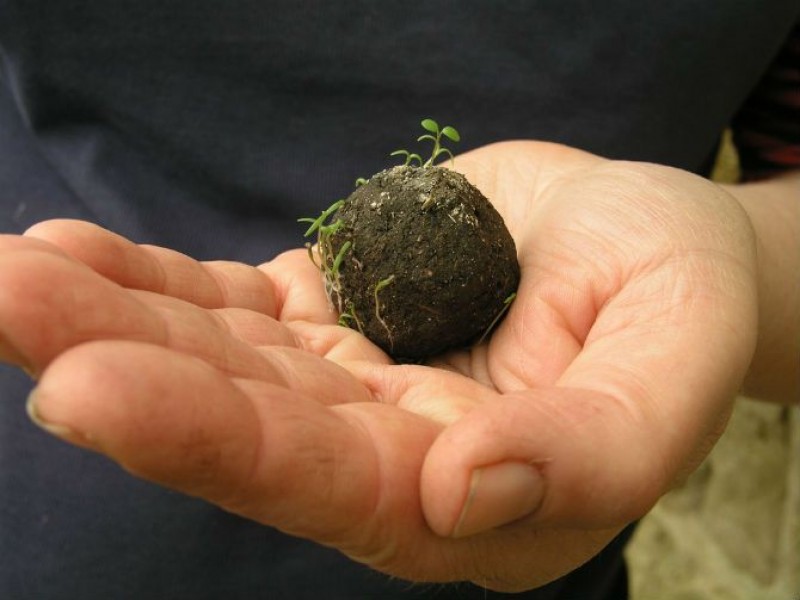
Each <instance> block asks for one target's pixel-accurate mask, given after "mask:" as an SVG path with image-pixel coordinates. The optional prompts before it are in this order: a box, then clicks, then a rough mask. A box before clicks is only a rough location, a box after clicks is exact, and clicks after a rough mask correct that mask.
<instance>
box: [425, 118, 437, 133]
mask: <svg viewBox="0 0 800 600" xmlns="http://www.w3.org/2000/svg"><path fill="white" fill-rule="evenodd" d="M421 124H422V127H423V129H427V130H428V131H430V132H431V133H439V124H438V123H437V122H436V121H434V120H433V119H423V120H422V123H421Z"/></svg>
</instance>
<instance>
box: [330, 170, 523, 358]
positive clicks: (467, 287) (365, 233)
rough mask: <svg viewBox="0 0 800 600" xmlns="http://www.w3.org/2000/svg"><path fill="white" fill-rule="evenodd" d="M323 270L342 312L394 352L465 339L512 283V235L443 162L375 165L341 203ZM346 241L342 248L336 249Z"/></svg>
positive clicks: (478, 332) (504, 302)
mask: <svg viewBox="0 0 800 600" xmlns="http://www.w3.org/2000/svg"><path fill="white" fill-rule="evenodd" d="M333 219H334V221H341V223H340V224H339V226H337V227H335V228H334V231H333V232H332V233H331V235H330V237H329V240H328V241H329V247H328V250H329V252H330V256H332V257H337V256H338V257H340V261H339V264H338V265H337V268H336V269H335V272H333V273H330V272H329V273H327V274H326V280H327V289H328V293H329V297H330V298H331V301H332V303H333V305H334V307H335V308H337V309H338V310H339V313H340V314H341V315H343V316H342V319H341V320H340V322H342V323H343V324H346V325H348V326H350V327H352V328H354V329H359V330H360V331H361V332H362V333H364V334H365V335H366V336H367V337H368V338H370V339H371V340H372V341H373V342H375V343H376V344H377V345H378V346H380V347H381V348H382V349H383V350H385V351H386V352H387V353H388V354H390V355H391V356H392V357H394V358H395V359H397V360H402V361H420V360H423V359H425V358H426V357H430V356H433V355H436V354H439V353H442V352H444V351H446V350H448V349H452V348H457V347H463V346H467V345H469V344H471V343H474V342H475V341H476V340H478V339H480V338H481V337H482V336H483V335H484V334H485V333H487V332H488V331H489V330H490V329H491V328H493V327H495V326H496V324H497V322H498V321H499V318H501V317H502V316H503V314H504V312H505V310H506V309H507V308H508V304H509V303H510V301H511V299H513V295H514V293H515V292H516V289H517V286H518V285H519V278H520V271H519V264H518V262H517V254H516V248H515V246H514V241H513V239H512V238H511V235H510V234H509V232H508V229H507V228H506V226H505V224H504V223H503V219H502V217H501V216H500V214H499V213H498V212H497V211H496V210H495V208H494V207H493V206H492V205H491V203H490V202H489V201H488V200H487V199H486V198H485V197H484V196H483V194H482V193H481V192H480V191H479V190H478V189H477V188H475V187H474V186H473V185H472V184H470V183H469V182H468V181H467V179H466V178H465V177H464V176H462V175H461V174H459V173H456V172H454V171H451V170H449V169H446V168H443V167H415V166H398V167H394V168H392V169H388V170H385V171H381V172H380V173H377V174H376V175H374V176H373V177H372V178H371V179H370V180H369V181H368V182H366V183H364V184H363V185H361V186H359V187H357V188H356V190H355V191H354V192H353V193H352V194H351V195H350V197H349V198H347V199H346V200H345V201H344V202H343V203H342V205H341V206H340V207H339V209H338V211H337V212H336V214H335V215H333ZM343 247H344V249H343Z"/></svg>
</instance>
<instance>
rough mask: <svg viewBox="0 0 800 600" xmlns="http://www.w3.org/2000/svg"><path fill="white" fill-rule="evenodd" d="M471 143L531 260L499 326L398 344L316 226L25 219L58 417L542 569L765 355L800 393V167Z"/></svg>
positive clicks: (152, 461) (250, 483) (263, 511)
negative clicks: (365, 333)
mask: <svg viewBox="0 0 800 600" xmlns="http://www.w3.org/2000/svg"><path fill="white" fill-rule="evenodd" d="M456 166H457V168H458V170H461V171H462V172H464V173H465V174H466V175H467V177H468V178H469V179H470V181H472V182H473V183H474V184H475V185H477V186H478V187H479V188H480V189H481V190H482V191H483V192H484V193H485V194H486V195H487V197H489V198H491V199H492V200H493V202H494V203H495V204H496V206H497V208H498V210H499V211H500V212H501V214H502V215H503V216H504V218H505V220H506V222H507V224H508V225H509V228H510V230H511V233H512V235H513V236H514V238H515V240H516V243H517V248H518V252H519V258H520V263H521V268H522V282H521V285H520V289H519V295H518V297H517V299H516V300H515V302H514V303H513V304H512V306H511V308H510V310H509V313H508V315H507V318H506V319H505V320H504V321H503V323H502V324H501V326H500V327H499V328H498V329H497V330H496V331H495V332H494V334H493V336H492V337H491V339H490V340H489V341H488V342H487V343H484V344H482V345H480V346H478V347H476V348H473V349H470V350H464V351H459V352H454V353H451V354H449V355H447V356H442V357H438V358H437V359H436V360H434V361H431V363H430V364H429V365H424V366H423V365H403V366H400V365H394V364H392V363H391V361H390V360H389V359H388V358H387V357H386V356H385V355H384V354H383V353H382V352H381V351H380V350H379V349H377V348H376V347H375V346H373V345H372V344H371V343H369V342H368V341H367V340H366V339H365V338H363V337H362V336H360V335H359V334H358V333H357V332H355V331H353V330H349V329H345V328H341V327H337V326H336V325H335V323H336V315H334V314H332V313H331V312H330V311H329V309H328V306H327V302H326V299H325V297H324V292H323V289H322V286H321V284H320V278H319V273H318V272H317V271H316V269H315V268H314V267H313V265H311V263H310V262H309V260H308V257H307V253H306V251H305V250H298V251H293V252H289V253H286V254H283V255H281V256H279V257H277V258H275V259H274V260H272V261H270V262H268V263H265V264H264V265H262V266H260V267H259V268H251V267H247V266H244V265H239V264H233V263H224V262H213V263H198V262H195V261H193V260H192V259H190V258H188V257H185V256H182V255H179V254H176V253H174V252H172V251H169V250H166V249H162V248H154V247H147V246H137V245H134V244H133V243H131V242H128V241H126V240H124V239H122V238H120V237H118V236H116V235H114V234H112V233H110V232H107V231H104V230H102V229H100V228H98V227H95V226H93V225H90V224H87V223H80V222H69V221H51V222H45V223H42V224H39V225H37V226H35V227H33V228H32V229H31V230H30V231H28V232H27V234H26V235H25V236H22V237H18V236H4V237H2V238H0V357H2V359H3V360H5V361H6V362H10V363H12V364H16V365H19V366H21V367H23V368H25V369H26V370H27V371H28V372H29V373H31V374H32V375H33V376H34V377H35V378H36V379H37V387H36V390H35V392H34V394H33V395H32V397H31V400H30V402H29V412H30V414H31V416H32V418H33V419H34V420H35V421H36V422H37V423H38V424H39V425H41V426H42V427H43V428H45V429H46V430H47V431H49V432H51V433H53V434H54V435H57V436H59V437H61V438H63V439H65V440H67V441H69V442H71V443H73V444H77V445H79V446H82V447H85V448H88V449H90V450H93V451H95V452H100V453H103V454H105V455H107V456H108V457H110V458H111V459H113V460H115V461H117V462H118V463H119V464H120V465H121V466H122V467H123V468H124V469H127V470H128V471H130V472H131V473H132V474H134V475H136V476H138V477H142V478H145V479H148V480H150V481H154V482H157V483H159V484H162V485H164V486H167V487H169V488H173V489H176V490H180V491H182V492H184V493H187V494H191V495H194V496H199V497H202V498H205V499H207V500H208V501H209V502H213V503H215V504H217V505H219V506H221V507H223V508H224V509H226V510H229V511H232V512H234V513H237V514H240V515H243V516H245V517H248V518H250V519H253V520H255V521H258V522H260V523H263V524H265V525H268V526H271V527H275V528H278V529H280V530H282V531H285V532H287V533H290V534H293V535H298V536H302V537H306V538H310V539H313V540H316V541H318V542H319V543H322V544H326V545H329V546H333V547H335V548H338V549H339V550H341V551H342V552H344V553H345V554H347V555H348V556H350V557H352V558H353V559H354V560H358V561H361V562H364V563H366V564H369V565H370V566H372V567H373V568H375V569H378V570H380V571H383V572H386V573H389V574H392V575H395V576H399V577H403V578H407V579H411V580H415V581H456V580H470V581H473V582H475V583H477V584H479V585H483V586H486V587H489V588H492V589H496V590H504V591H514V590H522V589H528V588H532V587H536V586H539V585H542V584H544V583H546V582H548V581H551V580H552V579H554V578H556V577H558V576H560V575H562V574H564V573H566V572H568V571H570V570H572V569H574V568H576V567H577V566H578V565H580V564H581V563H583V562H584V561H586V560H588V559H589V558H590V557H592V556H593V555H594V554H596V553H597V552H598V551H599V550H600V549H601V548H603V546H604V545H605V544H607V543H608V542H609V541H610V540H611V539H612V538H613V536H614V535H615V534H616V533H617V532H619V531H620V530H621V529H622V528H623V527H624V526H625V525H627V524H628V523H630V522H632V521H633V520H635V519H637V518H639V517H641V516H643V515H644V514H645V513H646V512H647V511H648V510H649V509H650V508H651V507H652V505H653V504H654V503H655V502H656V501H657V500H658V498H659V497H660V496H661V495H662V494H664V493H665V492H666V491H667V490H669V489H670V488H671V487H672V486H674V485H675V484H676V483H678V482H680V481H681V480H682V479H683V478H684V477H685V476H686V475H687V474H688V473H690V472H691V471H692V470H693V469H694V468H695V467H696V466H697V465H698V464H699V462H700V461H701V460H702V459H703V457H704V456H705V455H706V454H707V453H708V451H709V450H710V448H711V447H712V445H713V444H714V442H715V441H716V439H717V438H718V436H719V435H720V433H721V432H722V430H723V429H724V426H725V423H726V420H727V418H728V415H729V413H730V410H731V405H732V400H733V398H734V397H735V395H736V394H737V392H738V391H739V390H740V388H741V386H742V383H743V381H744V380H745V378H746V377H747V381H748V384H749V385H750V388H749V389H748V391H749V392H750V393H751V394H754V395H759V394H762V391H763V395H769V396H771V397H773V398H779V399H781V398H782V399H787V398H788V399H794V398H796V396H797V392H798V384H797V377H796V375H795V374H793V373H794V370H795V369H794V367H796V365H797V364H798V354H800V351H798V348H797V344H796V343H795V342H796V340H797V339H798V338H799V337H800V326H798V315H797V311H798V310H800V309H798V308H797V307H798V306H800V302H794V303H790V302H787V301H786V300H785V299H784V298H785V297H786V295H787V294H794V296H792V298H797V285H796V274H797V272H798V270H800V265H798V264H797V262H798V261H800V257H788V258H787V257H786V251H785V248H791V247H794V248H797V246H798V240H800V236H799V235H798V232H797V229H796V228H794V229H792V227H791V226H787V225H785V222H786V221H785V215H784V220H782V221H781V223H782V225H781V226H782V227H784V229H785V231H783V233H782V234H781V235H777V234H774V232H773V231H772V230H771V228H772V227H773V225H772V223H774V219H771V217H770V214H769V210H768V209H765V208H764V207H763V206H761V208H760V209H758V210H760V211H761V212H759V213H758V215H756V216H752V217H751V216H750V215H749V214H748V207H749V204H750V203H754V202H755V201H756V199H757V198H760V197H764V196H765V195H770V194H773V196H770V197H771V198H773V199H774V202H775V204H776V205H778V206H781V207H788V206H789V205H790V202H789V199H790V197H792V196H794V200H795V202H794V204H795V205H797V204H800V203H798V202H796V199H797V194H793V191H794V190H797V186H798V180H797V179H794V178H785V179H782V180H779V181H777V182H775V183H771V184H762V185H764V186H766V187H762V188H761V189H754V188H753V187H752V186H751V187H749V188H747V189H746V190H744V188H742V189H741V190H740V188H728V189H727V190H726V189H723V188H721V187H719V186H716V185H714V184H712V183H710V182H708V181H706V180H703V179H701V178H698V177H695V176H693V175H690V174H688V173H685V172H682V171H678V170H675V169H670V168H666V167H661V166H656V165H649V164H641V163H622V162H612V161H608V160H605V159H602V158H599V157H597V156H594V155H590V154H587V153H584V152H580V151H577V150H574V149H570V148H566V147H563V146H558V145H553V144H543V143H535V142H508V143H503V144H497V145H493V146H488V147H484V148H481V149H479V150H476V151H473V152H471V153H469V154H466V155H463V156H461V157H459V158H458V159H457V160H456ZM742 190H744V191H745V192H746V193H745V194H744V195H743V196H742V198H741V201H740V200H737V198H736V195H738V194H739V192H740V191H742ZM745 196H747V197H748V198H751V199H747V198H745ZM782 210H797V209H796V208H782ZM790 216H800V215H797V214H796V213H792V215H790ZM797 221H800V219H796V220H795V222H797ZM787 244H788V245H787ZM781 248H783V250H782V249H781ZM757 249H758V251H757ZM789 254H791V253H789ZM794 254H800V253H794ZM759 257H760V260H761V262H759ZM775 257H782V258H781V259H780V260H776V261H773V262H770V260H771V258H775ZM759 295H760V300H759ZM775 339H777V340H779V342H780V343H777V345H776V343H774V340H775ZM757 352H758V353H757ZM764 353H766V354H764ZM770 353H772V355H770ZM776 353H777V354H778V356H775V354H776ZM764 365H768V366H769V369H771V370H772V371H773V376H765V375H763V374H762V373H761V372H760V371H759V370H758V369H759V368H761V367H762V366H764ZM776 370H777V372H778V375H777V377H778V380H777V381H778V383H775V381H776V380H775V377H774V375H775V373H774V371H776ZM767 380H768V381H769V382H770V383H768V384H767V385H762V383H763V382H764V381H767Z"/></svg>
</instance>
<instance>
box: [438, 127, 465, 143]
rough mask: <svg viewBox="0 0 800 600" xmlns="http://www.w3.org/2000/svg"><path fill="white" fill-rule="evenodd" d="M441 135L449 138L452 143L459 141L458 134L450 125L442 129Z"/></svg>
mask: <svg viewBox="0 0 800 600" xmlns="http://www.w3.org/2000/svg"><path fill="white" fill-rule="evenodd" d="M442 135H444V136H445V137H448V138H450V139H451V140H453V141H454V142H460V141H461V136H460V135H459V134H458V131H456V128H455V127H451V126H450V125H447V126H446V127H445V128H444V129H442Z"/></svg>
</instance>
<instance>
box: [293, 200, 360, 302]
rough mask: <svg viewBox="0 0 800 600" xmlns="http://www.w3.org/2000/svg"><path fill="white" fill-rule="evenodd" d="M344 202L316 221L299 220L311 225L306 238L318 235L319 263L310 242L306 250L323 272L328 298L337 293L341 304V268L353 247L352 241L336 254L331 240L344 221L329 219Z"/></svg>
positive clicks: (336, 203)
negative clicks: (314, 234)
mask: <svg viewBox="0 0 800 600" xmlns="http://www.w3.org/2000/svg"><path fill="white" fill-rule="evenodd" d="M344 202H345V201H344V200H337V201H336V202H334V203H333V204H331V205H330V206H329V207H328V208H326V209H325V210H323V211H322V213H320V215H319V217H317V218H316V219H314V218H308V217H305V218H302V219H297V221H298V222H299V223H310V225H309V227H308V229H307V230H306V232H305V233H304V234H303V236H304V237H308V236H310V235H312V234H313V233H314V232H316V233H317V247H316V250H317V255H318V256H319V263H318V262H317V261H316V260H315V259H314V247H313V246H312V244H311V243H310V242H307V243H306V248H307V249H308V256H309V257H310V258H311V262H313V263H314V265H315V266H316V267H317V268H318V269H319V270H320V271H322V274H323V277H324V279H325V289H326V291H327V292H328V297H329V298H332V297H333V294H334V293H335V295H336V298H337V300H338V301H339V302H341V297H340V294H339V292H340V290H341V284H340V281H339V280H340V268H341V266H342V262H343V261H344V258H345V256H346V255H347V253H348V252H349V251H350V249H351V247H352V245H353V244H352V242H351V241H349V240H348V241H346V242H345V243H344V244H342V245H341V246H340V247H339V250H338V251H337V252H334V248H333V242H332V241H331V238H332V237H333V234H334V233H336V232H337V231H339V229H341V227H342V225H344V221H342V220H341V219H336V220H335V221H333V222H328V221H329V219H330V218H331V217H332V216H333V215H334V214H335V213H336V211H338V210H339V209H340V208H341V207H342V205H343V204H344ZM338 308H339V313H342V312H343V311H342V307H341V306H339V307H338Z"/></svg>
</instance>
